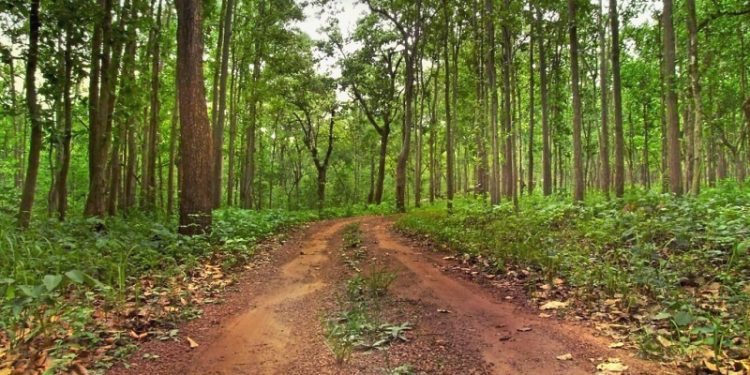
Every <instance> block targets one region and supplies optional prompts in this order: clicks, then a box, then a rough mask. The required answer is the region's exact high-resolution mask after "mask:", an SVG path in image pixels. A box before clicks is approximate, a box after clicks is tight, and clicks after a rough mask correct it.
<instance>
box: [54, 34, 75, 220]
mask: <svg viewBox="0 0 750 375" xmlns="http://www.w3.org/2000/svg"><path fill="white" fill-rule="evenodd" d="M65 34H66V35H65V57H64V61H65V73H64V78H63V121H64V122H65V125H64V128H63V134H62V140H61V142H62V148H61V150H60V153H61V155H60V169H59V171H58V175H57V178H56V183H57V188H56V189H55V191H56V192H57V216H58V218H59V219H60V220H61V221H63V220H65V215H66V213H67V210H68V172H69V171H70V141H71V139H72V138H73V103H72V100H71V98H70V91H71V80H72V74H73V56H72V53H73V45H72V43H73V41H72V31H71V27H70V26H68V29H67V30H66V32H65Z"/></svg>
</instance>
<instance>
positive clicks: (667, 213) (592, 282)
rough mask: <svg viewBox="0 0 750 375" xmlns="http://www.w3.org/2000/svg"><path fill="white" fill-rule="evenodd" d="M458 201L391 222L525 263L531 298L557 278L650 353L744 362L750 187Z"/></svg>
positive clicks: (489, 258)
mask: <svg viewBox="0 0 750 375" xmlns="http://www.w3.org/2000/svg"><path fill="white" fill-rule="evenodd" d="M456 206H457V207H456V208H455V210H454V214H453V215H450V216H449V215H447V214H446V210H445V209H444V208H443V207H430V208H425V209H421V210H416V211H413V212H411V213H409V214H407V215H405V216H403V217H402V218H401V219H400V220H399V221H398V223H397V227H399V228H400V229H402V230H405V231H407V232H411V233H416V234H422V235H426V236H427V237H429V239H431V240H433V241H435V242H437V243H440V244H443V245H445V246H447V247H449V248H451V249H453V250H455V251H458V252H460V253H464V254H468V256H470V257H474V258H475V259H480V258H481V259H482V263H484V268H486V269H487V270H488V271H491V272H494V273H498V274H503V273H506V274H516V271H515V270H524V271H526V272H528V271H530V274H531V275H532V277H530V278H529V279H528V280H526V283H527V286H528V290H529V291H530V292H532V295H533V294H534V293H536V286H537V285H546V286H549V285H552V284H555V280H556V279H558V280H559V278H561V279H564V280H565V283H566V285H567V286H568V287H569V294H570V295H569V297H570V298H571V299H573V300H576V301H577V302H579V303H580V304H582V305H584V306H587V310H588V311H589V312H590V313H601V312H606V313H607V314H599V315H607V316H610V317H612V316H613V315H614V316H616V319H617V320H618V321H619V322H622V321H625V322H627V323H628V324H629V325H631V326H633V327H635V328H634V329H632V330H631V333H632V337H633V339H634V340H635V341H637V342H638V344H639V345H640V348H641V349H642V351H643V352H644V353H646V354H649V355H653V356H656V357H659V358H665V357H666V358H675V357H680V356H682V357H687V358H692V357H694V356H695V357H696V358H698V357H700V358H702V359H705V358H706V357H707V356H708V357H709V358H708V362H709V363H710V364H711V365H715V366H721V365H725V366H728V367H729V368H738V367H740V366H745V365H748V369H750V362H747V363H745V362H746V361H747V358H748V357H749V356H750V350H748V347H750V253H749V252H748V248H749V247H750V240H748V238H750V190H749V189H746V188H745V189H743V188H740V187H738V186H735V185H726V186H722V187H721V188H718V189H711V190H707V191H705V192H704V193H702V194H701V195H700V196H698V197H684V198H675V197H673V196H670V195H661V194H656V193H653V192H634V193H632V194H630V195H628V196H626V197H624V198H622V199H613V200H611V201H607V200H605V199H603V197H601V196H598V197H591V198H589V200H587V201H586V202H585V203H584V204H573V203H571V202H570V199H569V198H568V197H564V198H562V197H541V196H536V195H535V196H531V197H523V199H521V205H520V209H519V211H518V212H516V211H515V210H514V208H513V207H512V205H510V204H508V203H506V204H501V205H500V206H497V207H492V208H491V207H488V206H487V205H486V204H484V203H483V202H482V201H479V200H466V201H461V202H458V204H457V205H456ZM604 301H607V303H609V304H611V305H612V307H611V308H610V307H607V308H604V306H603V305H604ZM613 312H614V313H615V314H613ZM594 315H596V314H594ZM704 349H708V351H710V352H711V353H712V354H706V351H705V350H704ZM698 352H701V353H702V354H700V355H697V354H696V353H698ZM737 361H745V362H737ZM704 362H705V361H704Z"/></svg>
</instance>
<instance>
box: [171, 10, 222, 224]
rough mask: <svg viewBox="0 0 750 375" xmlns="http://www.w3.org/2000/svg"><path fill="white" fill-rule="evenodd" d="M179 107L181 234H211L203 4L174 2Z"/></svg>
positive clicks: (208, 129)
mask: <svg viewBox="0 0 750 375" xmlns="http://www.w3.org/2000/svg"><path fill="white" fill-rule="evenodd" d="M175 5H176V6H177V82H178V92H179V106H180V169H181V171H180V228H179V230H180V233H183V234H187V235H193V234H199V233H208V232H210V230H211V209H212V207H213V205H212V201H211V198H212V192H211V186H212V185H211V177H212V170H211V168H212V163H211V156H212V150H213V148H212V138H211V126H210V124H209V122H208V112H207V110H206V95H205V87H204V86H203V85H204V80H203V60H202V56H203V28H202V26H201V23H202V22H201V17H202V9H203V8H202V3H201V2H200V1H197V0H176V1H175Z"/></svg>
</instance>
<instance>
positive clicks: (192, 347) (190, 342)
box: [186, 336, 198, 349]
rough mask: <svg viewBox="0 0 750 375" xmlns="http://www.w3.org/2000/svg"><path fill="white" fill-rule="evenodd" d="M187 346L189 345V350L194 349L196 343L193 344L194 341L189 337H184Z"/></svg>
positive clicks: (196, 345)
mask: <svg viewBox="0 0 750 375" xmlns="http://www.w3.org/2000/svg"><path fill="white" fill-rule="evenodd" d="M186 339H187V342H188V344H190V349H195V348H197V347H198V343H197V342H195V340H193V339H191V338H190V336H186Z"/></svg>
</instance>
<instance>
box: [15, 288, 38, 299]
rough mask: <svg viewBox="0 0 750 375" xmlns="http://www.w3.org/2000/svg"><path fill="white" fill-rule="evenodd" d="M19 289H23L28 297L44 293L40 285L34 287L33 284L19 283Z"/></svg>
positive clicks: (36, 296) (35, 296)
mask: <svg viewBox="0 0 750 375" xmlns="http://www.w3.org/2000/svg"><path fill="white" fill-rule="evenodd" d="M18 289H21V292H22V293H23V294H25V295H26V296H27V297H31V298H39V296H41V295H42V291H41V290H40V288H39V287H36V288H35V287H33V286H31V285H19V286H18Z"/></svg>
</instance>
